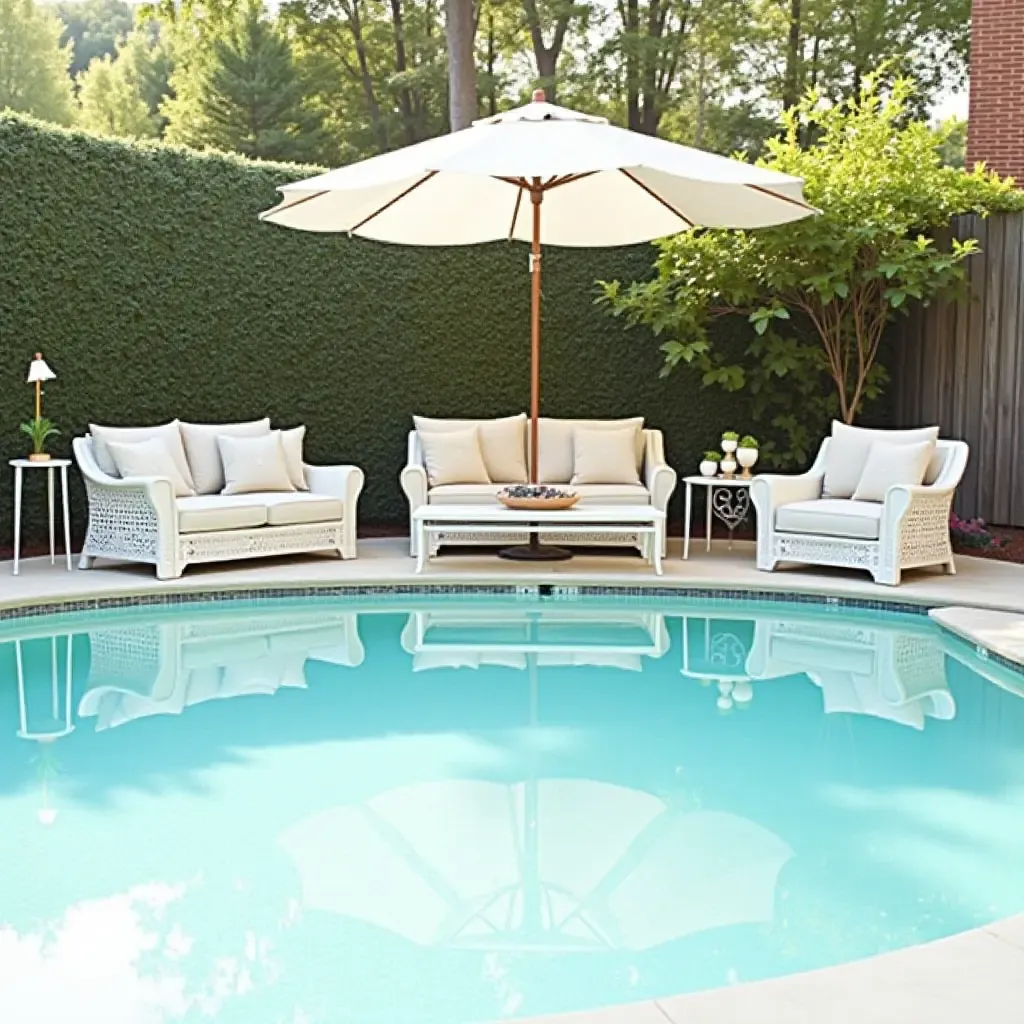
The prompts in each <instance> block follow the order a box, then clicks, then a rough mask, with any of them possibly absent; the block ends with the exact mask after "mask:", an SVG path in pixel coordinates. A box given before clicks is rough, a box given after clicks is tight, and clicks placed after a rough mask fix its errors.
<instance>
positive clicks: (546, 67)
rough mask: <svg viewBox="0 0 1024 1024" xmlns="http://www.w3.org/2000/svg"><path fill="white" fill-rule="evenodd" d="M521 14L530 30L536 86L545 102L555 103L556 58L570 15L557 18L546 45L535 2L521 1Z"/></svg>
mask: <svg viewBox="0 0 1024 1024" xmlns="http://www.w3.org/2000/svg"><path fill="white" fill-rule="evenodd" d="M523 13H524V14H525V15H526V24H527V27H528V28H529V30H530V41H531V42H532V43H533V57H534V60H535V61H536V63H537V79H538V84H539V85H540V86H541V88H543V89H544V93H545V96H546V98H547V101H548V102H549V103H555V102H557V87H558V83H557V81H556V75H557V72H558V58H559V57H560V56H561V55H562V47H563V45H564V44H565V33H566V31H567V30H568V28H569V18H570V17H571V16H572V15H571V13H569V14H560V15H559V16H558V20H557V21H556V22H555V34H554V36H553V37H552V39H551V44H550V45H548V44H547V43H545V42H544V30H543V28H542V27H541V23H540V12H539V11H538V10H537V3H536V0H523Z"/></svg>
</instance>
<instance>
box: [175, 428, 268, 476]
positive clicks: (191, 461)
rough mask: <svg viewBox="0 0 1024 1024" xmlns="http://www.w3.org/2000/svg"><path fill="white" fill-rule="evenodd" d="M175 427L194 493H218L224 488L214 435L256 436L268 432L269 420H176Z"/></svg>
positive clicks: (218, 452)
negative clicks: (183, 451)
mask: <svg viewBox="0 0 1024 1024" xmlns="http://www.w3.org/2000/svg"><path fill="white" fill-rule="evenodd" d="M178 426H179V428H180V430H181V439H182V441H184V443H185V454H186V455H187V456H188V465H189V468H190V469H191V470H192V480H193V482H194V483H195V486H196V494H219V493H221V492H222V491H223V489H224V468H223V466H222V465H221V457H220V448H219V447H218V445H217V438H218V437H260V436H262V435H265V434H269V433H270V420H269V419H262V420H252V421H251V422H248V423H180V424H179V425H178Z"/></svg>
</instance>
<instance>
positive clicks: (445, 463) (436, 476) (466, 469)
mask: <svg viewBox="0 0 1024 1024" xmlns="http://www.w3.org/2000/svg"><path fill="white" fill-rule="evenodd" d="M417 432H418V433H419V435H420V444H422V445H423V461H424V462H425V463H426V464H427V479H428V480H429V481H430V486H431V487H440V486H441V485H443V484H489V483H490V482H491V478H490V476H488V474H487V466H486V464H485V463H484V456H483V452H481V451H480V430H479V428H477V427H467V428H466V429H465V430H443V431H441V432H439V433H432V432H430V431H423V430H421V431H417ZM502 482H503V483H504V481H502Z"/></svg>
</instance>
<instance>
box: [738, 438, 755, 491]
mask: <svg viewBox="0 0 1024 1024" xmlns="http://www.w3.org/2000/svg"><path fill="white" fill-rule="evenodd" d="M760 447H761V446H760V444H759V443H758V440H757V438H756V437H752V436H751V435H750V434H746V435H744V436H743V437H741V438H740V443H739V445H738V447H737V448H736V461H737V462H738V463H739V464H740V465H741V466H742V467H743V473H742V474H741V475H742V477H743V479H744V480H749V479H750V470H751V469H752V467H753V466H754V464H755V463H756V462H757V456H758V449H759V448H760Z"/></svg>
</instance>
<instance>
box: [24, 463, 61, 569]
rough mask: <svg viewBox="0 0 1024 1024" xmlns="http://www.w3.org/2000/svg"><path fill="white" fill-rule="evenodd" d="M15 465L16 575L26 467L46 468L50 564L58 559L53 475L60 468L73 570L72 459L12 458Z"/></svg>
mask: <svg viewBox="0 0 1024 1024" xmlns="http://www.w3.org/2000/svg"><path fill="white" fill-rule="evenodd" d="M10 465H11V466H13V467H14V575H15V576H17V575H18V561H19V559H20V558H21V483H22V475H23V474H24V472H25V470H26V469H45V470H46V471H47V473H46V492H47V496H48V498H49V508H50V565H53V564H54V562H55V561H56V555H55V554H54V539H53V531H54V521H53V476H54V471H55V470H58V469H59V470H60V493H61V499H62V503H63V506H64V554H65V556H66V557H67V560H68V571H70V570H71V513H70V511H69V509H68V466H70V465H71V460H70V459H47V460H46V462H32V460H31V459H11V461H10Z"/></svg>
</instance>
